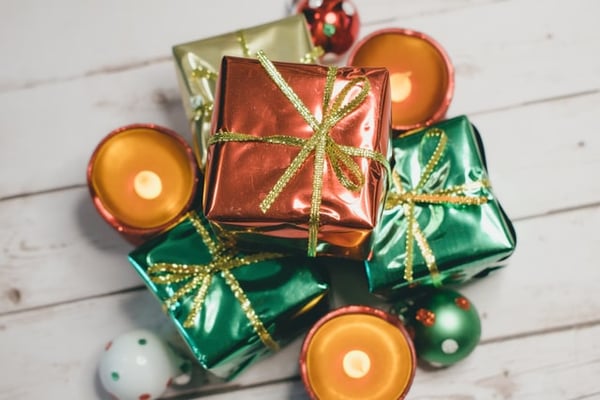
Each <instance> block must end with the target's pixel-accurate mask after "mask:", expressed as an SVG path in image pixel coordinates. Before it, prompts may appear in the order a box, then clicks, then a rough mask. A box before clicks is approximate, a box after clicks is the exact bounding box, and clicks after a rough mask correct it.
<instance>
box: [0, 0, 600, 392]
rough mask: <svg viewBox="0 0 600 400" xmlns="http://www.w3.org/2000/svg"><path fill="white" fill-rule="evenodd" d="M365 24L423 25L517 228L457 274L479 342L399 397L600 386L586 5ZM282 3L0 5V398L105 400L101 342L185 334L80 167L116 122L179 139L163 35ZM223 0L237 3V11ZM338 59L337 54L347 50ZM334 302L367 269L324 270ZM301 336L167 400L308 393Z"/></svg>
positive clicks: (492, 9) (594, 143)
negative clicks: (508, 249)
mask: <svg viewBox="0 0 600 400" xmlns="http://www.w3.org/2000/svg"><path fill="white" fill-rule="evenodd" d="M354 3H355V4H356V5H357V8H358V9H359V12H360V13H361V20H362V28H361V36H365V35H367V34H368V33H370V32H373V31H374V30H377V29H381V28H388V27H405V28H411V29H416V30H419V31H422V32H425V33H427V34H429V35H430V36H432V37H433V38H435V39H437V40H438V41H439V42H440V43H441V44H442V45H443V46H444V48H445V49H446V50H447V51H448V53H449V55H450V58H451V59H452V61H453V63H454V65H455V67H456V92H455V96H454V100H453V102H452V105H451V108H450V110H449V113H448V116H455V115H459V114H467V115H468V116H469V117H470V118H471V120H472V122H474V123H475V125H476V126H477V127H478V128H479V130H480V131H481V133H482V136H483V140H484V145H485V149H486V155H487V159H488V166H489V170H490V177H491V180H492V184H493V186H494V190H495V193H496V195H497V197H498V198H499V199H500V201H501V203H502V204H503V206H504V207H505V208H506V210H507V211H508V214H509V216H510V217H511V218H513V219H514V220H515V222H516V224H515V225H516V229H517V234H518V240H519V243H518V247H517V252H516V253H515V255H514V256H513V258H512V259H511V260H510V264H509V266H508V267H507V268H505V269H503V270H501V271H498V272H496V273H494V274H492V275H490V276H489V277H487V278H485V279H481V280H477V281H473V282H471V283H469V284H467V285H464V286H461V287H460V291H461V292H463V293H464V294H465V295H466V296H467V297H469V298H470V299H471V300H472V301H473V302H474V303H475V305H476V306H477V309H478V311H479V314H480V316H481V318H482V323H483V336H482V343H481V345H480V346H479V347H478V348H477V350H476V351H475V353H474V354H473V355H472V356H471V357H469V358H468V359H467V360H465V361H464V362H462V363H460V364H457V365H456V366H454V367H452V368H447V369H444V370H439V371H432V370H429V369H427V368H422V367H421V368H419V370H418V373H417V376H416V380H415V384H414V387H413V390H412V391H411V392H410V395H409V397H408V398H409V399H410V400H413V399H417V400H425V399H431V400H439V399H451V400H453V399H455V400H458V399H461V400H470V399H477V400H480V399H484V400H486V399H494V400H496V399H526V400H528V399H532V400H533V399H536V400H537V399H550V400H554V399H556V400H559V399H561V400H562V399H570V400H583V399H595V398H598V399H600V384H599V383H598V380H597V379H596V377H597V376H598V374H599V373H600V364H599V362H598V360H599V359H600V347H599V343H600V342H599V341H598V340H597V337H598V334H599V333H600V328H599V327H600V317H599V316H600V296H598V295H597V288H596V286H597V282H599V281H600V270H599V269H598V268H597V267H596V266H597V264H598V262H597V258H596V257H595V251H594V250H595V249H597V248H598V246H600V237H599V236H598V234H597V226H598V225H599V224H600V181H599V180H598V179H597V171H598V170H599V167H600V165H599V164H600V158H599V157H598V155H599V154H600V143H599V140H600V139H598V132H597V131H598V129H596V128H595V127H596V126H597V114H598V111H597V110H598V109H599V107H600V73H599V71H600V57H598V54H599V52H600V41H598V33H597V23H596V22H597V21H596V20H597V15H599V14H600V3H598V2H597V1H594V0H573V1H571V2H564V1H560V0H548V1H546V2H544V3H543V4H541V3H540V2H539V1H535V0H429V1H426V2H424V1H420V2H417V1H415V2H398V1H396V0H354ZM289 4H290V2H289V1H281V0H268V1H267V0H264V1H262V2H259V3H257V2H244V1H236V0H221V1H219V2H217V3H211V6H210V7H207V6H205V5H203V4H199V3H198V2H196V1H191V0H176V1H174V2H162V1H158V0H145V1H141V0H132V1H129V2H117V1H110V0H109V1H105V2H98V3H93V2H89V1H83V2H72V1H69V0H56V1H54V2H52V4H50V3H48V4H46V3H41V2H37V1H34V0H5V1H4V2H3V3H2V16H3V19H2V21H3V23H2V24H0V51H1V52H2V54H4V55H5V57H6V60H8V61H7V62H3V63H2V64H1V65H0V109H1V110H2V113H1V114H0V115H1V116H0V132H1V133H0V171H1V173H0V371H1V372H2V379H0V399H17V400H20V399H33V398H42V397H43V398H61V399H78V400H79V399H96V398H97V399H106V398H107V396H106V393H104V391H103V390H102V389H101V387H100V385H99V382H98V379H97V377H96V366H97V362H98V357H99V355H100V354H101V352H102V349H103V346H104V344H105V343H106V342H107V341H108V340H110V339H112V338H114V337H115V336H116V335H118V334H120V333H124V332H126V331H128V330H131V329H134V328H140V327H142V328H149V329H152V330H155V331H157V332H159V333H160V334H162V335H163V336H164V337H165V338H167V339H168V340H170V341H171V342H172V343H174V344H176V345H178V346H182V345H181V342H180V340H179V339H178V337H177V335H176V333H175V332H174V331H173V328H172V326H171V324H170V322H169V321H168V320H167V318H166V317H165V316H164V315H163V313H162V312H161V311H160V307H159V304H158V302H157V301H156V300H155V299H154V298H153V297H152V295H151V294H150V293H149V292H148V291H146V290H145V288H144V287H143V286H142V283H141V281H140V279H139V278H138V277H137V275H136V274H135V272H134V271H133V269H132V268H131V267H130V266H129V265H128V262H127V260H126V255H127V253H128V252H129V250H131V246H130V245H128V244H127V243H125V242H124V241H123V240H122V239H121V238H120V237H119V236H118V235H117V234H116V233H115V232H114V231H112V230H111V229H110V228H109V227H108V226H107V225H106V224H105V223H104V222H103V221H102V220H101V219H100V217H99V216H98V215H97V214H96V212H95V210H94V208H93V206H92V204H91V201H90V199H89V195H88V193H87V188H86V187H85V167H86V164H87V162H88V159H89V156H90V155H91V153H92V151H93V149H94V147H95V146H96V144H97V143H98V141H99V140H100V139H101V138H102V137H103V136H104V135H105V134H106V133H108V132H109V131H110V130H112V129H114V128H116V127H118V126H121V125H125V124H129V123H134V122H154V123H159V124H162V125H166V126H168V127H171V128H172V129H175V130H177V131H179V132H180V133H181V134H182V135H183V136H184V137H185V138H187V139H188V140H189V139H190V136H189V132H188V128H187V122H186V120H185V116H184V113H183V109H182V107H181V103H180V102H181V100H180V97H179V92H178V89H177V83H176V79H175V71H174V65H173V62H172V60H171V56H170V52H171V46H172V45H174V44H177V43H181V42H184V41H189V40H193V39H199V38H202V37H208V36H213V35H216V34H219V33H224V32H229V31H232V30H237V29H240V28H243V27H247V26H253V25H257V24H260V23H263V22H268V21H271V20H273V19H277V18H281V17H283V16H285V15H286V7H287V6H288V5H289ZM233 10H235V12H233ZM341 62H343V60H341ZM329 269H330V271H331V272H332V280H333V287H334V293H333V294H334V296H333V305H334V306H337V305H342V304H348V303H361V304H372V305H377V306H381V307H384V308H387V307H388V306H389V305H387V304H382V303H381V302H380V301H379V300H377V299H375V298H374V297H373V296H371V295H370V294H368V293H367V290H366V282H365V279H364V273H363V271H362V270H352V271H348V270H347V269H342V267H341V266H337V265H330V266H329ZM300 344H301V338H298V340H296V341H295V342H294V343H293V344H292V345H290V346H288V347H286V348H285V349H284V350H283V351H282V352H280V353H278V354H277V355H275V356H273V357H272V358H270V359H268V360H264V361H263V362H260V363H258V364H257V365H255V366H253V367H252V368H250V369H249V370H248V371H246V372H245V373H243V374H242V375H241V376H240V377H239V378H238V379H236V380H234V381H233V382H230V383H227V384H223V383H220V382H217V381H215V380H214V379H208V378H207V377H206V376H205V375H204V374H203V373H202V372H201V371H199V369H196V370H195V371H194V375H195V376H194V379H193V381H192V382H191V383H190V384H188V385H186V386H184V387H177V388H173V389H171V390H170V391H169V392H168V394H167V397H168V398H173V399H190V398H206V399H212V400H219V399H230V398H240V399H242V398H243V399H259V398H260V399H267V400H271V399H272V400H275V399H278V400H280V399H283V400H285V399H297V400H300V399H302V400H303V399H306V394H305V392H304V389H303V388H302V385H301V384H300V382H299V381H298V369H297V355H298V351H299V348H300Z"/></svg>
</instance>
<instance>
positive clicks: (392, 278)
mask: <svg viewBox="0 0 600 400" xmlns="http://www.w3.org/2000/svg"><path fill="white" fill-rule="evenodd" d="M392 151H393V155H394V156H393V157H394V159H393V161H392V163H393V167H392V180H393V185H392V187H391V189H390V193H389V195H388V198H387V200H386V206H385V210H384V212H383V216H382V219H381V222H380V223H379V225H378V226H377V228H376V230H375V232H374V234H373V236H374V243H373V254H372V257H371V258H370V259H369V260H368V261H366V262H365V265H366V271H367V276H368V281H369V289H370V291H371V292H373V293H375V294H376V295H379V296H381V297H384V298H387V299H392V298H395V297H398V296H399V295H402V294H403V293H406V290H408V289H410V288H413V287H415V286H419V285H426V286H431V285H433V284H437V285H440V284H454V283H461V282H465V281H467V280H469V279H471V278H473V277H476V276H484V275H486V274H487V272H489V271H490V270H492V269H495V268H498V267H500V266H503V265H505V264H506V259H507V258H508V257H509V256H510V255H511V254H512V253H513V252H514V250H515V247H516V234H515V230H514V228H513V225H512V223H511V221H510V219H509V218H508V216H507V215H506V213H505V212H504V210H503V209H502V207H501V206H500V203H499V202H498V200H497V199H496V197H495V196H494V194H493V192H492V188H491V185H490V182H489V179H488V175H487V167H486V163H485V156H484V153H483V144H482V141H481V137H480V136H479V134H478V133H477V131H476V130H475V129H474V127H473V125H471V123H470V122H469V120H468V119H467V117H465V116H459V117H456V118H452V119H449V120H446V121H443V122H440V123H438V124H436V125H434V126H432V127H431V128H424V129H420V130H416V131H412V132H407V133H406V134H404V135H401V136H399V137H397V138H395V139H394V140H393V141H392Z"/></svg>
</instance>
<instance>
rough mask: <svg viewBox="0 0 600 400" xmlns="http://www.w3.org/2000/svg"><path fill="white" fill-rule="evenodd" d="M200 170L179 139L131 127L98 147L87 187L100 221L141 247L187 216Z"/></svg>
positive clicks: (163, 130)
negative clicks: (103, 221) (100, 218)
mask: <svg viewBox="0 0 600 400" xmlns="http://www.w3.org/2000/svg"><path fill="white" fill-rule="evenodd" d="M198 171H199V170H198V166H197V164H196V161H195V158H194V154H193V151H192V149H191V147H190V146H189V145H188V144H187V143H186V141H185V140H184V139H183V138H182V137H181V136H180V135H179V134H177V133H176V132H174V131H172V130H170V129H168V128H165V127H162V126H159V125H155V124H132V125H127V126H124V127H120V128H118V129H115V130H113V131H112V132H110V133H109V134H108V135H107V136H106V137H105V138H104V139H103V140H102V141H101V142H100V143H99V144H98V146H97V147H96V149H95V150H94V152H93V154H92V156H91V158H90V161H89V163H88V168H87V183H88V187H89V191H90V195H91V196H92V200H93V203H94V206H95V207H96V210H97V211H98V213H99V214H100V215H101V216H102V218H103V219H104V220H105V221H106V222H108V224H110V226H112V227H113V228H114V229H116V230H117V231H118V232H119V233H121V235H122V236H123V237H125V239H127V240H128V241H129V242H130V243H132V244H134V245H139V244H141V243H143V242H144V241H146V240H147V239H149V238H150V237H152V236H154V235H156V234H157V233H159V232H161V231H163V230H165V229H167V228H169V227H170V226H172V225H173V224H175V223H177V222H178V221H179V220H180V219H181V218H182V217H183V216H184V215H185V213H186V212H187V211H189V209H190V207H191V206H192V204H193V202H194V199H195V197H196V189H197V187H198V180H199V172H198Z"/></svg>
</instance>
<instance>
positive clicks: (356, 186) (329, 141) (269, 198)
mask: <svg viewBox="0 0 600 400" xmlns="http://www.w3.org/2000/svg"><path fill="white" fill-rule="evenodd" d="M257 58H258V60H259V62H260V64H261V65H262V67H263V68H264V69H265V71H266V72H267V74H268V75H269V77H270V78H271V80H273V82H274V83H275V84H276V85H277V87H278V88H279V89H280V90H281V92H282V93H283V94H284V95H285V96H286V97H287V99H288V100H289V101H290V103H291V104H292V105H293V106H294V108H295V109H296V111H298V113H299V114H300V115H301V116H302V118H303V119H304V121H306V123H307V124H308V126H310V128H311V129H312V131H313V135H312V136H311V137H310V138H309V139H302V138H298V137H294V136H286V135H273V136H265V137H257V136H253V135H248V134H244V133H236V132H222V131H221V132H217V133H215V134H214V135H213V136H211V138H210V139H209V142H208V143H209V145H211V144H215V143H220V142H261V143H271V144H282V145H288V146H298V147H300V151H299V152H298V154H297V155H296V157H295V158H294V159H293V160H292V162H291V163H290V165H289V166H288V168H287V169H286V170H285V172H284V173H283V175H281V177H280V178H279V180H278V181H277V182H276V183H275V185H274V186H273V188H272V189H271V190H270V191H269V193H268V194H267V195H266V197H265V198H264V199H263V200H262V201H261V203H260V209H261V211H262V212H263V213H266V212H267V211H268V210H269V208H270V207H271V205H272V204H273V203H274V202H275V200H276V199H277V197H278V196H279V195H280V194H281V192H282V191H283V190H284V188H285V187H286V186H287V184H288V183H289V182H290V181H291V179H292V178H293V177H294V176H295V175H296V173H297V172H298V171H299V170H300V168H301V167H302V165H303V164H304V162H305V161H306V160H307V158H308V157H309V155H310V154H311V153H313V152H314V153H315V155H314V171H313V187H312V197H311V205H310V217H309V222H308V228H309V235H308V251H307V253H308V256H309V257H315V256H316V253H317V235H318V230H319V225H320V213H319V210H320V208H321V201H322V188H323V174H324V167H325V160H326V159H328V160H329V163H330V164H331V166H332V168H333V171H334V174H335V176H336V177H337V179H338V181H339V182H340V183H341V184H342V186H344V187H345V188H346V189H348V190H351V191H354V192H357V191H359V190H360V189H361V188H362V187H363V185H364V182H365V177H364V174H363V172H362V171H361V169H360V166H359V165H358V164H357V162H356V161H355V160H354V159H353V158H352V157H364V158H369V159H372V160H375V161H377V162H378V163H380V164H381V165H383V166H384V167H385V168H386V170H387V171H388V172H389V164H388V162H387V160H386V158H385V157H384V156H383V155H382V154H380V153H378V152H376V151H373V150H369V149H363V148H359V147H352V146H345V145H340V144H338V143H336V142H335V141H334V140H333V138H332V137H331V136H330V132H331V130H332V128H333V127H334V126H335V125H336V124H337V123H338V122H339V121H340V120H341V119H343V118H344V117H345V116H347V115H348V114H350V113H351V112H352V111H354V109H356V108H357V107H358V106H359V105H360V104H361V103H362V102H363V101H364V100H365V98H366V97H367V95H368V93H369V90H370V84H369V80H368V79H367V77H365V76H361V77H358V78H354V79H351V80H350V81H349V82H348V83H347V84H346V85H345V86H344V87H343V88H342V90H341V91H340V93H339V94H338V95H337V96H336V97H335V98H334V99H332V98H331V97H332V95H333V87H334V83H335V79H336V75H337V68H336V67H333V66H332V67H329V69H328V70H327V78H326V83H325V91H324V93H323V116H322V118H321V120H320V121H319V120H318V119H317V117H315V116H314V115H313V114H312V113H311V112H310V110H309V109H308V107H306V105H305V104H304V103H303V102H302V100H300V98H299V97H298V95H297V94H296V93H295V92H294V90H293V89H292V88H291V87H290V86H289V85H288V83H287V82H286V81H285V80H284V79H283V77H282V76H281V74H280V73H279V71H277V69H276V68H275V66H274V65H273V63H272V62H271V61H270V60H269V59H268V58H267V57H266V56H265V54H264V53H263V52H262V51H259V52H258V54H257ZM354 88H360V91H359V92H358V93H357V94H356V95H355V96H354V97H352V98H351V99H349V101H347V102H345V100H346V97H348V95H349V94H350V91H351V90H352V89H354ZM388 176H389V174H388Z"/></svg>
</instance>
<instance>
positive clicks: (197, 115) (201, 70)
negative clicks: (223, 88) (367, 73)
mask: <svg viewBox="0 0 600 400" xmlns="http://www.w3.org/2000/svg"><path fill="white" fill-rule="evenodd" d="M236 41H237V42H238V43H239V45H240V49H241V51H242V55H243V56H244V57H246V58H250V57H252V53H251V52H250V47H249V46H248V42H247V40H246V35H245V34H244V31H243V30H239V31H237V32H236ZM323 54H325V51H324V50H323V48H322V47H321V46H315V47H313V48H312V49H311V50H310V51H309V52H307V53H306V54H304V55H303V56H302V57H301V58H300V60H299V61H300V63H303V64H311V63H314V62H315V61H316V60H318V59H319V57H321V56H322V55H323ZM190 76H191V78H192V79H207V80H209V81H211V82H216V81H217V77H218V75H217V73H216V72H215V71H213V70H212V69H209V68H205V67H196V68H194V69H193V70H192V72H191V74H190ZM213 107H214V104H213V102H212V101H205V102H203V103H202V104H200V105H198V106H195V107H194V115H193V117H192V119H193V120H194V121H200V120H202V119H203V120H204V121H210V117H211V114H212V110H213Z"/></svg>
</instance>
